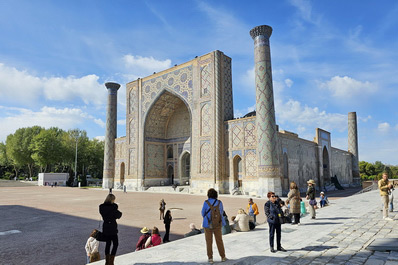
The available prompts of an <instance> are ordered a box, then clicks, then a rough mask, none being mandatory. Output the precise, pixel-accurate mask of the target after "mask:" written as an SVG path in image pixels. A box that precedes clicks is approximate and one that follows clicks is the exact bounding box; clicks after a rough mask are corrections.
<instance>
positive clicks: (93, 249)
mask: <svg viewBox="0 0 398 265" xmlns="http://www.w3.org/2000/svg"><path fill="white" fill-rule="evenodd" d="M97 233H98V230H97V229H94V230H93V231H92V232H91V235H90V237H89V238H88V239H87V243H86V246H85V249H86V253H87V256H86V258H87V260H86V264H87V263H90V262H95V261H99V260H100V259H101V258H100V254H99V252H98V247H99V241H97V239H95V237H96V235H97Z"/></svg>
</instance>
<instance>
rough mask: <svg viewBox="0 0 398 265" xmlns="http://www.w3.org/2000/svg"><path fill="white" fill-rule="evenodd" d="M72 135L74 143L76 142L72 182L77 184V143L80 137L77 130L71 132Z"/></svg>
mask: <svg viewBox="0 0 398 265" xmlns="http://www.w3.org/2000/svg"><path fill="white" fill-rule="evenodd" d="M72 135H73V137H74V138H75V142H76V148H75V179H74V181H76V183H78V182H77V142H78V140H79V135H80V131H79V129H75V130H73V133H72Z"/></svg>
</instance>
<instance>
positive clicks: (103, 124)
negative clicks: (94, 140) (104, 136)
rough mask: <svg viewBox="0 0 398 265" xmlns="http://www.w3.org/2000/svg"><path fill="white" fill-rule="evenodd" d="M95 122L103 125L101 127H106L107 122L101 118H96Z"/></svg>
mask: <svg viewBox="0 0 398 265" xmlns="http://www.w3.org/2000/svg"><path fill="white" fill-rule="evenodd" d="M94 122H95V124H98V125H99V126H101V128H105V125H106V124H105V122H104V121H103V120H101V119H94Z"/></svg>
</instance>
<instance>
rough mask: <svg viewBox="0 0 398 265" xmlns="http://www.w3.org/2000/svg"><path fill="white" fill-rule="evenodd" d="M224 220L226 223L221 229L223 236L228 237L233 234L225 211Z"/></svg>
mask: <svg viewBox="0 0 398 265" xmlns="http://www.w3.org/2000/svg"><path fill="white" fill-rule="evenodd" d="M222 218H223V219H224V223H223V225H222V227H221V234H222V235H226V234H229V233H231V226H230V225H229V221H228V216H227V213H226V212H225V211H224V212H223V214H222Z"/></svg>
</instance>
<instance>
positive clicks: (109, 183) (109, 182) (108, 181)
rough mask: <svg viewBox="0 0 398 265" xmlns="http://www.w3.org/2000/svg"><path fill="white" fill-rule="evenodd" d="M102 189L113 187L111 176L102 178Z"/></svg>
mask: <svg viewBox="0 0 398 265" xmlns="http://www.w3.org/2000/svg"><path fill="white" fill-rule="evenodd" d="M102 188H103V189H113V178H104V179H103V180H102Z"/></svg>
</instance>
